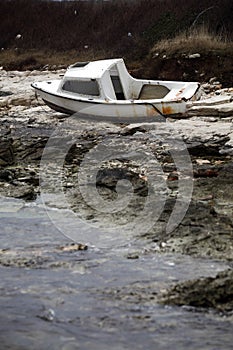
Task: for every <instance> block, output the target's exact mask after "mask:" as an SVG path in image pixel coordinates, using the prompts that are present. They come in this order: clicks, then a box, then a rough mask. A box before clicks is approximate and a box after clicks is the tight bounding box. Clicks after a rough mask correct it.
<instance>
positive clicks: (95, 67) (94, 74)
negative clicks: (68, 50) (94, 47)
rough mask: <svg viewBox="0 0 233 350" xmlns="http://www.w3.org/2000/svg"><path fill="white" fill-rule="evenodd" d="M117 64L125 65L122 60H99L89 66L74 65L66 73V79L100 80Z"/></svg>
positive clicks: (88, 64) (89, 63)
mask: <svg viewBox="0 0 233 350" xmlns="http://www.w3.org/2000/svg"><path fill="white" fill-rule="evenodd" d="M117 63H123V59H122V58H117V59H108V60H99V61H93V62H88V63H87V64H84V65H83V64H80V66H79V64H78V63H77V64H74V65H72V66H70V67H69V69H68V70H67V71H66V73H65V77H66V78H68V77H69V78H86V79H99V78H101V77H102V75H103V74H104V72H105V71H106V70H110V69H111V67H112V66H114V65H115V64H117Z"/></svg>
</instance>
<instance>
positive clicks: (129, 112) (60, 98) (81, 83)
mask: <svg viewBox="0 0 233 350" xmlns="http://www.w3.org/2000/svg"><path fill="white" fill-rule="evenodd" d="M32 87H33V88H34V89H35V90H36V92H37V93H38V94H39V96H40V97H41V98H42V99H43V101H44V102H45V103H46V104H47V105H48V106H49V107H50V108H52V109H54V110H55V111H58V112H62V113H65V114H69V115H71V114H72V115H73V114H75V115H77V116H78V115H81V116H82V117H84V118H85V117H87V118H88V117H91V118H93V119H94V120H98V119H108V118H109V119H113V120H114V119H117V120H121V121H124V120H125V119H127V118H133V119H135V120H140V119H143V118H148V117H150V118H152V120H155V121H156V120H157V119H156V118H157V117H159V116H163V117H167V116H173V115H180V114H184V113H185V112H186V104H187V101H189V100H191V99H196V98H197V95H198V90H199V83H197V82H182V81H160V80H149V79H136V78H134V77H132V76H131V75H130V74H129V72H128V70H127V68H126V66H125V63H124V60H123V59H122V58H119V59H106V60H98V61H92V62H78V63H75V64H73V65H71V66H69V67H68V69H67V70H66V72H65V74H64V76H63V77H62V79H55V80H48V81H42V82H34V83H33V84H32Z"/></svg>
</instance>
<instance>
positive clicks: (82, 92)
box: [59, 59, 170, 101]
mask: <svg viewBox="0 0 233 350" xmlns="http://www.w3.org/2000/svg"><path fill="white" fill-rule="evenodd" d="M59 90H60V92H62V93H68V94H72V95H74V94H78V95H79V96H80V97H81V96H83V97H85V98H86V97H87V96H88V97H89V99H100V100H105V101H112V100H121V101H122V100H150V99H161V98H164V97H165V96H166V95H167V94H169V92H170V89H169V88H168V87H167V86H166V82H165V83H164V84H163V85H161V84H159V82H158V83H156V82H155V81H153V82H152V81H150V80H139V79H135V78H133V77H132V76H131V75H130V74H129V73H128V71H127V69H126V66H125V64H124V61H123V59H110V60H101V61H95V62H84V63H83V62H82V63H76V64H74V65H72V66H70V67H69V69H68V70H67V72H66V74H65V75H64V78H63V80H62V81H61V84H60V86H59Z"/></svg>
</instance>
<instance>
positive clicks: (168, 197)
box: [0, 70, 233, 313]
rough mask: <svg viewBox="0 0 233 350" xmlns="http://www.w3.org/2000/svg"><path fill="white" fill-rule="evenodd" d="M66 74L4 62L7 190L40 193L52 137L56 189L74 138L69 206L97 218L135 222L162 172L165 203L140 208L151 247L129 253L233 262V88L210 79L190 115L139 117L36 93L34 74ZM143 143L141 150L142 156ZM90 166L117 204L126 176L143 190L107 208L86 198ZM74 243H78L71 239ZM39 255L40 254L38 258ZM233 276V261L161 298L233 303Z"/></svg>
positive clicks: (105, 223) (159, 199) (66, 178)
mask: <svg viewBox="0 0 233 350" xmlns="http://www.w3.org/2000/svg"><path fill="white" fill-rule="evenodd" d="M62 74H64V71H63V70H60V71H43V72H38V71H32V72H30V71H24V72H18V71H8V72H6V71H3V70H2V71H1V82H0V84H1V86H0V87H1V90H0V120H1V124H0V135H1V138H0V195H1V196H6V197H14V198H19V199H24V200H25V201H35V200H36V199H38V198H39V197H40V194H41V184H40V181H39V177H40V172H41V169H42V165H43V164H41V157H42V154H43V151H44V148H45V146H46V145H47V142H48V140H49V139H50V140H51V138H52V141H53V142H52V146H51V145H50V156H51V157H50V158H49V161H50V163H48V162H47V163H46V164H45V165H46V166H47V168H46V170H44V173H45V174H46V179H48V178H50V179H51V181H47V183H46V186H47V188H46V189H47V190H48V192H50V193H52V194H54V193H56V191H55V190H54V186H56V184H57V183H56V181H55V182H54V178H58V177H59V176H60V173H59V167H58V168H56V166H57V164H58V163H57V162H58V160H59V156H58V155H59V154H60V153H59V152H60V150H61V144H63V145H64V144H66V145H67V147H68V148H67V149H68V152H67V153H66V154H65V155H64V154H62V155H61V157H63V158H64V159H63V160H64V166H63V169H62V180H61V182H62V190H63V193H64V195H65V198H66V200H67V202H68V203H69V206H70V208H71V209H72V210H73V211H74V212H75V213H78V214H79V215H81V217H82V218H83V219H84V220H85V221H86V222H89V223H90V225H92V224H95V225H97V227H100V228H105V227H107V228H113V229H114V228H117V227H119V225H122V226H121V227H123V228H122V230H124V228H125V227H128V226H127V225H128V223H129V222H132V221H133V220H136V219H135V218H137V216H139V217H140V215H141V214H140V213H141V212H143V208H144V206H145V203H146V200H147V198H148V196H149V195H151V194H150V181H151V179H157V180H156V182H155V184H154V187H153V189H152V194H153V195H154V198H155V199H153V200H151V202H150V203H151V206H152V207H153V209H154V210H155V212H156V213H159V212H160V209H161V208H162V209H163V210H161V215H158V218H155V219H154V218H153V217H152V216H151V214H150V213H148V211H147V212H145V215H144V216H143V217H140V222H142V223H143V221H144V223H143V224H144V225H145V226H146V225H147V224H148V230H146V231H145V232H143V233H142V231H143V230H137V227H135V228H134V229H132V228H131V230H135V235H136V236H138V237H139V239H141V240H142V242H143V241H144V242H145V243H144V245H145V246H146V249H135V251H132V252H131V253H130V255H129V256H128V258H129V259H140V258H143V257H145V256H146V255H147V254H148V252H150V254H151V253H153V254H155V255H156V254H163V253H181V254H185V255H191V256H193V257H201V258H211V259H213V261H214V260H216V259H217V260H223V261H225V262H227V263H229V266H230V267H231V266H232V260H233V222H232V214H233V189H232V182H233V158H232V157H233V128H232V121H233V102H232V98H233V89H232V88H225V89H221V86H219V84H218V83H217V82H215V81H214V80H213V81H212V84H205V86H203V95H202V99H201V100H200V101H198V102H196V103H190V105H189V108H188V112H187V115H186V118H184V119H168V120H167V122H166V123H148V124H130V125H126V124H108V123H93V122H88V121H81V120H78V121H77V120H74V119H72V118H68V117H67V116H65V115H62V114H59V113H56V112H53V111H51V110H49V109H48V108H47V107H46V106H45V105H44V104H43V102H42V101H41V100H39V99H38V98H37V97H36V96H35V95H34V92H33V91H32V89H31V87H30V84H31V83H32V82H33V81H36V80H45V79H52V78H57V77H58V76H59V75H62ZM51 135H52V136H51ZM101 147H102V148H101ZM96 149H97V151H98V152H99V153H98V152H97V151H96ZM95 152H97V153H95ZM138 152H139V154H140V156H136V157H135V154H138ZM97 154H98V155H99V156H100V157H99V158H98V157H97V156H96V155H97ZM88 157H89V158H88ZM189 157H190V158H189ZM141 163H142V164H141ZM142 165H143V166H142ZM90 167H92V169H93V168H94V169H96V174H97V180H96V185H97V192H93V193H94V194H95V193H96V194H98V195H99V196H100V197H101V198H102V199H103V200H104V201H105V202H106V201H107V202H108V203H109V206H111V205H112V204H113V203H114V201H115V200H116V198H117V197H116V194H117V193H118V191H120V192H119V193H124V192H125V191H126V190H127V191H128V187H127V186H128V185H127V183H128V182H129V181H130V182H131V183H132V185H133V192H134V197H133V199H132V200H131V201H130V202H129V205H128V206H127V207H126V208H125V207H124V210H123V209H122V210H115V211H112V212H111V211H108V210H102V211H101V210H99V208H98V207H96V206H95V205H94V204H93V203H91V204H90V203H89V202H87V201H86V200H87V197H86V198H85V194H83V191H82V186H81V187H80V182H79V180H78V176H77V174H78V172H79V170H80V168H81V169H82V171H83V172H84V173H88V172H89V171H90V169H91V168H90ZM60 170H61V169H60ZM123 179H124V180H127V181H128V182H127V183H124V182H122V183H121V186H122V187H121V188H120V187H117V182H118V181H119V180H123ZM158 179H159V180H158ZM45 182H46V181H45ZM182 184H184V187H182ZM185 186H186V187H185ZM192 186H193V191H192V188H191V187H192ZM90 188H91V186H90ZM44 189H45V187H44ZM91 193H92V192H91ZM179 193H181V194H182V198H180V197H179ZM190 193H191V195H190ZM152 197H153V196H152ZM179 202H180V203H181V204H182V203H183V202H187V208H186V209H187V212H186V210H185V209H184V208H183V207H182V206H181V210H183V211H184V210H185V213H184V215H183V216H182V217H181V218H180V217H179V211H178V212H176V215H177V217H176V218H175V219H174V218H173V223H175V224H176V223H177V222H178V225H175V229H173V230H170V231H171V232H170V231H169V230H168V229H167V228H168V226H167V225H168V223H169V218H170V217H171V215H172V213H174V208H175V206H176V204H177V203H178V204H179ZM92 204H93V205H92ZM47 205H48V206H50V207H54V206H55V207H57V208H62V209H66V204H64V202H63V201H62V200H61V201H60V202H59V199H57V197H56V199H54V198H53V199H51V200H48V203H47ZM163 207H164V208H163ZM182 208H183V209H182ZM143 213H144V212H143ZM148 222H149V223H148ZM78 243H79V242H78ZM81 243H83V244H84V246H77V247H76V248H77V250H78V249H81V250H82V247H85V243H86V242H81ZM73 248H74V246H73ZM67 249H70V250H71V251H72V245H71V248H67ZM83 249H84V248H83ZM74 250H75V249H74ZM27 254H28V251H27ZM32 254H33V252H32ZM24 255H25V252H24V250H21V251H20V252H19V254H15V253H14V252H12V254H11V250H10V247H9V250H2V251H1V260H0V263H1V264H2V265H3V266H11V265H12V264H13V265H14V266H17V259H18V263H19V265H20V264H22V261H23V264H26V265H25V266H27V256H26V258H25V259H26V260H25V259H24ZM29 255H30V254H29ZM6 261H7V262H8V265H6ZM25 261H26V262H25ZM38 261H39V260H38ZM38 263H39V262H38ZM33 264H37V260H35V262H34V263H33ZM21 267H22V266H21ZM29 267H30V264H29ZM232 285H233V275H232V269H229V270H228V271H225V272H223V273H220V274H219V275H217V276H216V278H211V279H209V278H205V279H198V280H192V281H188V282H184V283H183V284H177V285H176V286H172V287H171V289H169V290H168V292H166V293H165V294H164V293H163V295H162V296H161V295H159V296H158V300H160V301H161V300H162V302H163V303H168V304H170V303H173V304H177V305H190V306H198V307H204V308H209V307H212V308H216V309H217V310H221V311H227V312H228V313H230V312H232V310H233V305H232V299H233V291H232Z"/></svg>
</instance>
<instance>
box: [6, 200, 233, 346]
mask: <svg viewBox="0 0 233 350" xmlns="http://www.w3.org/2000/svg"><path fill="white" fill-rule="evenodd" d="M56 213H57V214H56V215H58V216H59V217H60V218H62V220H63V221H64V222H65V223H67V225H69V226H70V225H72V222H70V220H69V215H68V214H67V213H65V212H63V211H59V210H57V211H56ZM0 220H1V236H0V247H1V248H2V249H7V248H10V250H9V252H10V254H9V264H8V266H7V263H6V262H7V259H5V260H4V264H2V265H0V273H1V284H0V290H1V293H0V303H1V308H0V340H1V349H24V350H25V349H38V350H39V349H40V350H41V349H54V350H55V349H56V350H57V349H63V350H65V349H66V350H73V349H82V350H85V349H89V350H90V349H93V350H98V349H100V350H105V349H106V350H107V349H113V350H120V349H158V350H160V349H166V350H169V349H179V350H181V349H186V350H187V349H190V350H191V349H192V350H194V349H209V350H210V349H211V350H213V349H216V350H217V349H220V348H221V349H224V350H227V349H232V342H233V336H232V321H231V320H230V319H229V318H224V317H223V316H220V315H217V314H214V313H213V312H202V311H197V310H196V309H190V308H186V307H170V306H169V307H166V306H161V305H159V304H158V303H157V302H156V293H158V292H160V291H161V290H163V289H164V288H166V287H168V286H169V285H170V284H171V283H172V282H177V281H180V280H186V279H191V278H196V277H200V276H214V275H215V274H216V273H217V272H219V271H221V270H223V269H225V268H226V267H227V264H225V263H223V262H218V261H213V260H207V259H197V258H195V259H194V258H192V257H188V256H179V255H175V254H174V255H162V254H160V253H158V252H156V251H153V250H150V249H148V247H149V243H148V242H147V243H146V241H143V240H136V239H134V238H133V237H132V240H131V244H129V242H128V241H127V244H125V245H124V244H122V241H123V239H122V240H119V245H118V246H117V245H116V244H115V241H114V244H113V246H112V247H111V244H108V247H104V248H101V247H100V246H98V247H97V246H94V245H93V246H89V248H88V250H87V251H76V252H61V251H59V250H58V249H57V247H58V246H64V245H65V244H67V243H70V240H69V238H68V237H66V236H65V235H63V234H62V233H61V232H59V231H58V229H57V228H56V227H55V226H54V225H53V223H52V222H51V221H50V219H49V217H48V214H47V212H46V211H45V210H44V208H43V206H41V205H40V204H35V203H31V204H30V203H27V204H26V203H25V202H23V201H21V200H14V199H6V198H0ZM84 226H85V225H84ZM74 229H75V228H74ZM79 229H81V228H80V227H79ZM84 229H85V230H87V228H86V226H85V227H84ZM122 237H123V236H121V238H122ZM102 239H103V241H104V240H106V239H107V238H106V237H104V235H103V237H102ZM110 239H111V238H110ZM90 243H91V242H90ZM145 248H146V249H147V251H146V250H145ZM143 249H144V254H141V255H140V256H139V259H128V258H127V257H129V253H132V252H134V251H141V252H142V250H143ZM6 253H7V251H6ZM4 254H5V253H4ZM14 254H15V255H14ZM14 256H15V259H14ZM35 256H37V257H40V260H38V259H37V260H36V263H35V265H33V264H32V265H30V266H28V267H27V266H26V265H20V264H18V262H19V261H20V259H21V258H22V257H24V258H25V257H26V258H27V259H29V260H28V261H30V259H31V260H32V259H33V257H35ZM17 259H18V260H17ZM17 264H18V265H17Z"/></svg>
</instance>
